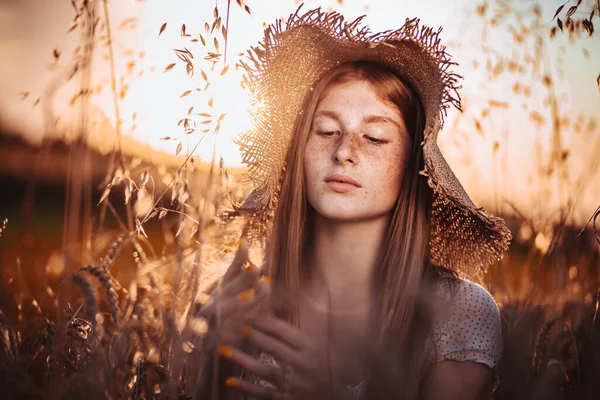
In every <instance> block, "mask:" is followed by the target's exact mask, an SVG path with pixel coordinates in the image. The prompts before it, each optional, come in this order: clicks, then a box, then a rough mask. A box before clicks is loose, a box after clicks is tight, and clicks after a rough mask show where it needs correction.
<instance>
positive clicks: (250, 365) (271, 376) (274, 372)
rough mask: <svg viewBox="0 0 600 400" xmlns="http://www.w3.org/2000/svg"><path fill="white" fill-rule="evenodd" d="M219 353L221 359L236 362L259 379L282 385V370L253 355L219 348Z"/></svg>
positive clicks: (227, 347) (234, 349) (228, 348)
mask: <svg viewBox="0 0 600 400" xmlns="http://www.w3.org/2000/svg"><path fill="white" fill-rule="evenodd" d="M217 351H218V353H219V355H220V356H221V357H223V358H227V359H229V360H232V361H234V362H235V363H237V364H238V365H240V366H241V367H242V368H244V369H246V370H247V371H249V372H252V373H253V374H254V375H256V376H257V377H259V378H262V379H264V380H266V381H269V382H272V383H273V384H275V385H281V368H278V367H276V366H274V365H270V364H267V363H265V362H263V361H261V360H257V359H256V358H254V357H252V356H251V355H249V354H247V353H245V352H243V351H242V350H239V349H236V348H234V347H229V346H219V347H218V348H217Z"/></svg>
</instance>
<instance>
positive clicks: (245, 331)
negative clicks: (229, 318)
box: [241, 325, 252, 337]
mask: <svg viewBox="0 0 600 400" xmlns="http://www.w3.org/2000/svg"><path fill="white" fill-rule="evenodd" d="M250 332H252V327H251V326H250V325H244V326H243V327H242V330H241V333H242V336H244V337H246V336H248V335H249V334H250Z"/></svg>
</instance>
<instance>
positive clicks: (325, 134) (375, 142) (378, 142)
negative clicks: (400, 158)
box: [317, 131, 386, 144]
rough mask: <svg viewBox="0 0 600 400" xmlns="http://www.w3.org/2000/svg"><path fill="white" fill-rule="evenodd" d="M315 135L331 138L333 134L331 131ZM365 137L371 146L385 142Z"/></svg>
mask: <svg viewBox="0 0 600 400" xmlns="http://www.w3.org/2000/svg"><path fill="white" fill-rule="evenodd" d="M317 133H318V134H319V135H322V136H333V134H334V133H335V132H332V131H319V132H317ZM365 137H366V138H367V140H368V141H369V142H371V143H373V144H381V143H386V141H385V140H381V139H377V138H374V137H371V136H366V135H365Z"/></svg>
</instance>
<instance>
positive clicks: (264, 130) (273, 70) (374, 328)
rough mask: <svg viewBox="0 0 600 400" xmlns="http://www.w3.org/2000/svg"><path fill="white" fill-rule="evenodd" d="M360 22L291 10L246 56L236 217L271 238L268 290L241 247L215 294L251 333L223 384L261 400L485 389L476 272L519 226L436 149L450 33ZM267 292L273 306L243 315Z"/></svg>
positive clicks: (489, 344) (491, 317)
mask: <svg viewBox="0 0 600 400" xmlns="http://www.w3.org/2000/svg"><path fill="white" fill-rule="evenodd" d="M359 22H360V19H358V20H356V21H353V22H350V23H346V22H345V21H344V20H343V17H342V16H341V15H339V14H337V13H324V12H322V11H321V10H320V9H317V10H312V11H309V12H308V13H306V14H304V15H299V13H298V12H296V14H294V15H292V16H290V19H289V20H288V23H287V26H286V29H283V28H282V26H281V23H280V22H278V23H277V24H276V25H274V26H270V27H269V28H267V30H266V31H265V39H264V42H263V43H262V44H260V45H259V46H258V47H255V48H253V49H252V50H251V51H250V52H249V60H250V61H249V62H248V63H245V64H244V66H245V68H246V71H247V75H246V78H245V82H246V84H247V86H248V87H249V89H250V91H251V93H252V95H253V98H254V105H255V107H256V108H255V112H254V114H253V116H254V128H253V129H252V130H250V131H249V132H247V133H245V134H244V135H242V136H241V138H240V140H239V142H240V144H241V149H242V154H243V157H244V161H245V162H247V163H248V165H249V174H250V178H251V179H252V181H253V183H254V184H255V188H256V189H255V190H254V191H253V192H252V193H251V195H250V196H249V198H248V199H247V200H246V201H245V202H244V204H242V205H241V206H240V207H239V208H238V209H237V210H236V212H235V214H236V215H245V216H246V217H247V218H248V225H247V233H248V235H249V236H250V237H251V238H259V239H265V238H266V241H267V247H266V256H265V266H264V269H263V273H264V274H265V275H266V276H267V277H268V278H270V281H271V290H270V291H265V286H267V284H266V282H268V280H267V279H262V280H260V281H259V280H258V273H257V271H256V270H255V269H243V268H241V264H242V261H243V260H244V257H245V252H246V247H243V248H242V251H241V252H240V253H238V255H237V257H236V261H235V262H234V263H233V264H232V266H231V267H230V270H229V272H228V273H227V275H226V277H225V278H224V281H223V286H222V290H221V291H220V292H219V293H218V295H215V296H213V301H212V302H211V303H209V304H208V305H206V306H205V307H204V310H203V315H205V316H211V315H213V314H214V310H216V309H219V307H221V311H222V314H221V321H226V322H228V323H224V324H221V326H225V327H228V329H229V330H232V329H233V330H234V331H237V332H238V333H240V335H238V336H237V338H240V337H241V341H237V340H234V341H229V342H227V343H226V342H223V343H222V345H221V346H219V348H218V353H219V355H220V356H221V357H222V358H226V359H229V360H230V362H231V363H232V365H237V366H239V367H241V368H243V371H244V373H243V374H242V375H241V376H237V377H233V376H231V377H228V378H227V379H226V380H225V384H226V386H228V387H229V388H232V389H234V390H235V391H236V392H238V393H242V394H244V395H249V396H253V397H257V398H266V399H305V398H311V399H316V398H319V399H321V398H323V399H330V398H336V399H346V398H348V399H355V398H369V399H385V398H394V399H457V400H458V399H461V400H467V399H489V398H490V396H491V394H492V389H493V387H494V384H495V383H496V384H497V380H496V379H495V370H494V369H495V367H496V366H497V364H498V360H499V358H500V356H501V352H502V341H501V329H500V318H499V313H498V308H497V306H496V303H495V302H494V300H493V298H492V297H491V296H490V295H489V293H488V292H487V291H486V290H485V289H484V288H483V287H481V286H479V285H478V284H475V283H473V282H472V281H471V280H469V278H470V279H475V278H478V277H480V276H481V273H482V272H483V271H484V270H485V268H486V267H487V266H488V265H489V264H490V263H492V262H494V261H495V260H497V259H498V258H499V257H501V255H502V253H503V251H505V250H506V248H507V247H508V243H509V241H510V239H511V235H510V232H509V231H508V229H507V228H506V226H505V225H504V223H503V221H502V220H501V219H499V218H496V217H493V216H491V215H489V214H487V213H486V212H485V211H484V210H483V209H481V208H477V207H476V206H475V205H474V204H473V203H472V201H471V200H470V199H469V197H468V196H467V194H466V193H465V192H464V190H463V188H462V186H461V185H460V183H459V182H458V180H457V179H456V177H455V176H454V174H453V173H452V171H451V170H450V168H449V167H448V164H447V163H446V162H445V160H444V158H443V156H442V155H441V153H440V151H439V148H438V147H437V144H436V139H437V134H438V132H439V130H440V129H441V127H442V124H443V116H444V115H445V111H446V108H447V107H449V106H450V105H455V106H457V107H458V106H459V98H458V95H457V94H456V88H457V86H456V83H457V79H458V76H456V75H455V74H452V73H450V72H449V70H448V68H449V67H450V66H451V65H453V64H452V62H451V61H450V59H449V57H448V55H447V53H446V52H445V49H444V47H442V46H441V45H440V43H439V38H438V34H439V31H437V32H434V31H433V30H431V29H430V28H427V27H421V26H419V23H418V21H416V20H407V22H406V23H405V25H404V26H403V27H402V28H400V29H399V30H396V31H392V32H383V33H380V34H370V33H369V31H368V30H367V29H365V28H360V27H359ZM265 293H267V294H270V296H268V298H269V299H270V302H269V304H270V306H271V307H272V312H259V313H258V314H257V313H256V312H252V313H250V311H251V310H256V309H258V308H259V306H258V304H264V299H265V298H266V297H265ZM262 310H263V311H264V310H265V309H264V307H263V308H262ZM259 311H260V310H259ZM241 324H243V326H242V325H241ZM232 327H234V328H232ZM234 333H235V332H234ZM221 336H222V337H228V336H227V335H221ZM229 337H236V335H235V334H233V335H229ZM246 344H249V345H250V346H251V347H250V348H251V349H253V351H250V350H248V349H249V348H248V347H245V345H246Z"/></svg>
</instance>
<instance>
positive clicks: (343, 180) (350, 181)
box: [325, 174, 361, 187]
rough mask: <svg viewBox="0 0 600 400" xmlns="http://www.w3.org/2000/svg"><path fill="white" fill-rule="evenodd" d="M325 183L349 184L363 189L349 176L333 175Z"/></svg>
mask: <svg viewBox="0 0 600 400" xmlns="http://www.w3.org/2000/svg"><path fill="white" fill-rule="evenodd" d="M325 182H327V183H329V182H340V183H347V184H350V185H354V186H356V187H361V186H360V184H359V183H358V182H356V181H355V180H354V179H352V178H350V177H349V176H346V175H341V174H331V175H329V176H328V177H327V178H325Z"/></svg>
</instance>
